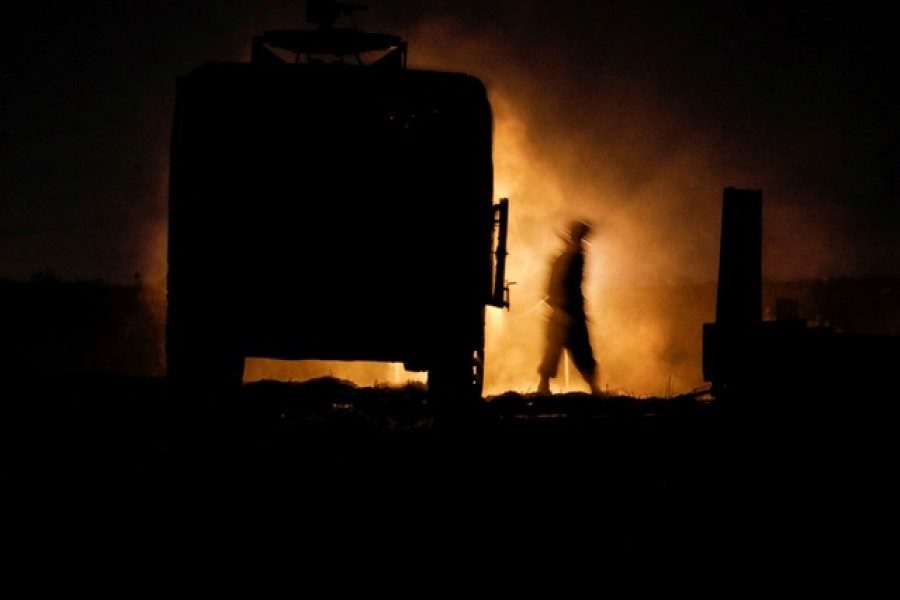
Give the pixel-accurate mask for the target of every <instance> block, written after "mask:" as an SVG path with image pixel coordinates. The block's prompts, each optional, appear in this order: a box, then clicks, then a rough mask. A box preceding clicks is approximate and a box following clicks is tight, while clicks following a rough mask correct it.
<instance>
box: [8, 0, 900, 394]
mask: <svg viewBox="0 0 900 600" xmlns="http://www.w3.org/2000/svg"><path fill="white" fill-rule="evenodd" d="M622 4H623V3H605V2H593V3H584V2H575V1H568V0H559V1H556V2H547V1H542V2H528V1H521V2H510V1H499V2H491V3H482V2H476V1H474V0H473V1H472V2H449V1H448V2H442V1H438V2H413V1H411V0H410V1H395V2H391V1H388V0H384V1H382V2H369V3H367V5H368V6H369V8H368V10H366V11H362V12H359V13H357V14H356V15H355V17H354V18H353V19H352V20H349V21H342V23H344V24H350V23H355V24H356V25H358V26H359V27H360V28H362V29H365V30H368V31H385V32H389V33H394V34H398V35H402V36H403V37H404V38H406V39H407V40H408V41H409V44H410V51H409V60H410V63H409V64H410V67H412V68H436V69H447V70H455V71H464V72H468V73H471V74H473V75H476V76H478V77H480V78H481V79H482V80H483V81H484V83H485V85H486V86H487V88H488V91H489V94H490V98H491V101H492V104H493V107H494V116H495V134H496V137H495V148H494V165H495V196H496V197H497V198H501V197H508V198H510V233H509V251H510V255H509V262H508V276H509V279H510V280H511V281H514V282H515V285H513V286H512V307H511V310H509V311H508V312H507V311H501V310H499V309H494V308H489V309H488V328H487V349H486V350H487V372H486V388H485V392H486V393H487V394H492V393H499V392H501V391H503V390H507V389H516V390H522V391H529V390H533V388H534V387H535V385H536V373H535V368H536V365H537V360H538V358H539V352H540V342H541V337H540V336H541V327H542V320H541V319H542V316H543V312H542V307H541V305H540V298H541V295H542V293H543V284H544V280H545V274H546V271H545V270H546V267H547V261H548V260H549V258H550V256H551V255H552V253H553V252H555V251H556V249H557V248H558V245H559V240H558V232H559V229H560V227H561V226H562V225H563V224H564V223H565V221H566V220H568V219H569V218H571V217H573V216H577V217H587V218H590V219H592V220H593V221H594V222H595V223H596V224H597V230H596V235H595V236H594V237H593V238H592V243H591V246H590V248H589V253H588V274H587V293H588V303H589V304H588V308H589V311H590V314H591V317H592V335H593V339H594V342H595V347H596V348H595V349H596V353H597V357H598V359H599V360H600V363H601V368H602V375H601V376H602V386H603V387H607V388H609V389H611V390H621V391H626V392H629V393H634V394H639V395H645V394H653V395H659V394H665V393H677V392H682V391H687V390H690V389H693V388H695V387H697V386H699V385H701V384H702V380H701V373H700V349H701V345H700V326H701V324H702V323H703V322H704V321H709V320H711V319H712V318H713V316H714V289H715V287H714V286H715V278H716V274H717V273H716V269H717V264H718V262H717V261H718V241H719V217H720V208H721V196H722V189H723V188H724V187H726V186H737V187H752V188H759V189H762V190H763V203H764V235H765V239H764V246H763V247H764V275H765V277H766V278H768V279H773V280H791V279H799V278H824V277H829V278H835V277H843V276H852V277H860V276H865V275H898V274H900V269H898V264H900V262H898V257H900V241H898V240H900V218H898V209H897V199H898V198H897V196H898V187H900V186H898V180H900V178H898V169H900V167H898V165H900V160H898V159H900V144H898V140H900V135H898V131H900V128H898V114H897V113H898V109H897V107H898V106H900V97H898V96H900V85H898V81H897V77H898V76H897V73H898V72H900V69H898V65H897V59H896V58H895V56H894V54H893V53H891V52H889V50H890V39H891V37H892V35H893V31H892V30H890V29H889V26H890V23H891V20H890V19H889V18H888V17H887V16H886V15H885V14H884V12H883V10H886V9H879V8H870V9H866V8H865V7H861V6H860V5H859V4H854V5H853V6H854V8H853V10H854V11H857V12H850V10H849V9H847V8H846V7H843V8H842V7H839V6H823V5H820V4H808V5H806V4H804V5H798V4H792V5H790V6H783V5H782V3H770V2H753V3H741V2H731V3H716V2H699V3H690V6H683V5H682V4H681V3H670V2H661V1H658V2H629V3H625V4H626V5H625V6H622ZM303 7H304V3H303V2H287V1H272V2H252V1H250V0H246V1H233V2H168V1H160V2H150V1H134V2H120V3H114V4H113V3H106V2H99V1H96V0H88V1H85V2H80V3H65V4H63V3H60V4H59V5H58V6H53V5H50V6H48V5H47V4H42V5H40V6H33V5H30V6H24V5H22V6H19V5H17V6H15V7H5V8H4V9H2V10H3V11H4V15H3V18H2V19H0V23H2V25H0V27H2V32H3V35H2V36H0V61H2V62H0V65H2V69H0V277H7V278H12V279H27V278H28V277H30V276H31V275H32V274H34V273H36V272H44V271H51V272H53V273H54V274H56V275H57V276H58V277H60V278H63V279H73V280H84V279H87V280H94V279H102V280H104V281H109V282H120V281H130V280H131V279H132V277H133V275H134V273H140V274H141V277H142V280H143V281H144V282H146V283H147V284H148V286H151V287H152V288H153V289H161V287H162V284H163V282H164V279H165V269H166V256H165V237H166V216H167V215H166V194H167V175H168V173H167V162H168V143H169V132H170V127H171V123H170V120H171V116H172V112H173V98H174V79H175V77H176V76H177V75H180V74H184V73H187V72H188V71H190V70H191V69H192V68H194V67H195V66H197V65H199V64H201V63H203V62H205V61H207V60H240V61H244V60H247V59H248V58H249V52H250V40H251V38H252V36H253V35H255V34H258V33H261V32H263V31H266V30H270V29H286V28H297V27H306V24H305V23H304V22H303ZM154 286H155V287H154ZM154 298H156V299H157V300H158V301H161V300H162V296H161V295H160V294H157V295H155V296H154ZM889 327H896V325H893V324H892V325H889ZM889 332H890V333H897V331H896V330H891V331H889ZM247 366H248V369H247V377H248V379H254V378H261V377H276V378H284V379H290V378H305V377H308V376H312V375H316V374H320V373H325V374H332V375H336V376H340V377H346V378H350V379H354V380H357V381H359V382H361V383H367V384H368V383H372V382H387V383H397V382H402V381H405V380H406V378H407V377H408V375H407V374H405V373H402V372H401V371H400V370H398V369H397V367H396V366H394V365H340V364H337V365H335V364H320V363H314V364H302V365H297V364H289V363H288V364H285V363H277V362H274V361H249V362H248V365H247ZM563 375H564V371H563ZM572 375H573V376H572V377H571V379H570V381H569V386H568V388H565V389H584V388H583V387H582V386H581V385H580V382H579V381H578V380H577V378H576V377H574V373H573V374H572ZM561 380H562V381H560V382H558V384H557V387H556V389H563V386H564V376H563V377H561Z"/></svg>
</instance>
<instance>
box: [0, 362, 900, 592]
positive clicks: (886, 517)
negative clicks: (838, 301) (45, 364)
mask: <svg viewBox="0 0 900 600" xmlns="http://www.w3.org/2000/svg"><path fill="white" fill-rule="evenodd" d="M5 406H6V410H7V418H6V419H4V421H5V423H6V426H7V428H8V430H9V431H8V436H7V439H9V440H13V441H14V442H15V443H13V444H12V446H11V448H10V450H9V452H8V454H7V456H8V458H11V459H12V460H11V463H10V464H11V469H10V470H9V471H8V476H9V477H8V478H7V481H8V483H9V484H10V485H8V486H7V488H6V495H7V497H8V498H12V500H13V502H11V503H9V505H8V506H10V508H9V509H8V514H9V515H10V516H11V517H12V519H11V523H12V525H13V529H14V530H18V533H21V534H22V535H21V537H18V536H17V537H14V538H11V539H16V540H19V539H20V540H21V542H20V544H21V545H18V544H17V546H16V547H18V548H19V552H20V555H21V556H41V557H44V556H45V554H46V553H48V552H49V554H50V555H52V556H55V557H57V558H59V557H66V560H65V561H64V562H65V563H68V562H69V559H72V560H74V559H76V558H83V557H85V556H88V557H94V556H96V557H97V558H96V560H99V561H101V562H103V563H104V564H115V565H116V568H117V569H124V570H125V571H127V572H130V571H131V570H132V569H135V572H136V573H138V575H135V576H146V573H144V569H145V568H146V567H147V565H148V564H153V565H157V562H156V561H158V560H160V559H164V560H163V563H164V564H165V565H169V566H170V567H172V568H174V565H183V564H185V563H187V564H188V565H190V564H191V563H192V562H193V561H200V560H202V561H212V562H213V564H218V565H226V564H228V565H230V564H232V563H234V562H236V563H238V564H244V562H245V561H246V562H247V563H248V564H249V563H251V562H254V561H256V560H262V558H261V557H266V558H265V562H267V564H274V563H271V561H276V563H277V562H278V561H281V560H287V557H292V558H291V559H290V560H291V561H292V564H293V565H295V566H296V565H297V564H298V563H297V561H301V562H302V564H311V563H309V562H308V561H311V560H312V561H314V562H315V563H316V564H318V561H322V560H325V562H327V563H329V564H330V566H331V567H334V566H335V563H334V561H337V562H338V563H339V564H345V562H344V561H350V562H353V563H355V564H356V563H358V561H362V564H363V565H369V566H371V565H374V564H380V563H381V561H387V563H388V564H389V565H390V568H391V569H395V570H400V571H403V572H408V571H409V570H412V571H415V572H418V573H425V572H432V570H439V571H442V572H443V573H444V576H446V575H447V572H448V570H449V572H451V573H456V574H457V575H459V576H460V577H463V576H465V577H468V576H469V575H472V574H474V573H480V572H483V573H485V574H491V575H492V576H494V577H497V576H498V575H502V574H503V573H504V572H505V571H504V570H509V572H510V573H512V572H516V573H519V575H517V579H516V581H517V582H520V583H521V581H522V580H521V579H520V578H519V577H520V575H521V573H522V572H523V570H524V571H525V572H528V571H530V570H531V569H535V570H536V571H535V572H534V573H532V575H535V576H537V575H539V573H540V574H543V576H549V574H550V573H560V572H569V571H574V572H577V573H579V574H580V575H581V576H584V575H586V574H592V575H593V576H596V577H605V576H607V575H611V574H613V573H621V572H620V571H619V568H620V567H613V566H612V565H614V564H615V565H624V566H625V567H626V568H629V569H636V572H638V573H641V572H643V576H644V577H647V576H650V575H652V574H654V573H661V572H662V571H660V569H667V568H668V567H673V566H675V565H678V567H679V568H678V572H679V573H681V574H682V575H688V576H693V575H696V576H697V577H698V578H699V579H701V580H703V581H706V582H707V584H709V583H710V581H709V580H708V573H709V572H710V571H713V570H714V571H715V572H717V573H724V572H725V570H727V571H729V572H731V571H732V570H733V569H736V570H737V572H743V573H744V576H746V575H747V573H748V572H749V573H755V575H754V579H758V578H759V577H765V576H768V575H773V576H774V575H775V574H776V573H781V572H789V573H794V574H796V573H797V572H798V569H801V567H802V569H812V571H810V572H809V573H818V572H820V571H821V569H823V568H824V565H825V564H826V563H828V564H831V563H832V562H834V561H836V562H837V563H839V564H841V565H843V566H842V569H846V568H847V566H848V565H849V564H850V562H851V561H855V560H856V559H860V557H866V564H867V565H868V567H867V568H869V569H876V570H878V569H880V567H879V566H878V565H879V564H880V563H879V562H878V561H879V560H884V559H887V558H888V556H889V555H887V554H883V553H882V551H881V550H880V549H879V548H880V546H879V545H878V544H879V540H885V538H886V536H888V535H889V534H890V532H893V531H894V530H895V525H896V522H895V520H894V513H895V505H894V503H893V502H894V500H895V498H896V494H895V493H894V492H893V488H894V479H895V478H896V469H895V463H894V462H893V459H892V458H889V457H891V456H892V454H890V453H889V449H891V448H892V447H893V445H894V443H893V441H892V440H893V438H892V437H891V436H888V435H886V431H888V430H889V429H890V428H889V427H885V426H884V423H883V422H882V419H880V418H877V416H876V415H870V416H869V417H866V418H859V416H858V415H857V416H856V417H853V416H852V415H850V414H849V413H848V414H846V415H843V416H841V417H838V418H827V419H826V418H818V417H815V416H811V415H806V416H800V415H797V414H794V413H792V411H788V410H783V409H782V410H780V411H774V410H771V408H772V407H769V408H766V409H765V410H747V409H746V408H745V407H744V408H742V407H740V406H737V405H735V404H729V403H725V402H723V401H722V400H720V399H713V398H710V397H708V396H702V395H700V396H682V397H676V398H669V399H635V398H627V397H613V398H603V399H597V398H592V397H589V396H587V395H584V394H561V395H557V396H552V397H540V396H527V395H521V394H516V393H507V394H504V395H501V396H496V397H489V398H485V401H484V403H483V404H482V406H481V407H480V411H479V412H478V414H477V415H473V419H472V420H471V421H468V422H467V423H466V424H465V425H460V426H454V427H443V426H441V424H440V422H438V423H436V422H435V421H434V419H433V418H432V417H433V415H432V414H431V411H430V409H429V405H428V402H427V390H426V389H424V388H423V387H416V386H408V387H404V388H360V387H356V386H354V385H352V384H349V383H346V382H342V381H339V380H334V379H328V378H326V379H318V380H312V381H309V382H304V383H285V382H271V381H269V382H266V381H263V382H256V383H252V384H244V386H243V388H242V390H241V392H240V393H239V394H238V395H236V396H234V397H232V398H230V399H228V400H225V399H222V398H191V399H181V398H173V397H170V396H169V394H168V392H167V387H166V382H165V380H164V379H161V378H140V377H110V376H89V375H82V376H68V377H66V378H65V379H64V380H54V379H53V378H50V379H45V380H42V381H37V380H36V381H29V384H28V385H27V386H24V387H21V388H20V389H19V390H18V391H17V392H16V394H14V395H13V396H11V397H7V400H6V402H5ZM88 541H89V542H90V544H89V546H90V548H91V549H92V550H88V549H87V548H88V547H87V546H86V545H85V542H88ZM885 541H886V540H885ZM98 548H99V550H98ZM94 552H99V554H96V555H95V554H93V553H94ZM328 557H330V558H328ZM801 559H802V561H801ZM148 560H149V561H150V562H148ZM610 561H612V562H610ZM798 561H800V562H798ZM48 564H51V563H48ZM245 566H246V565H245ZM154 568H161V569H162V572H167V571H168V567H166V566H162V567H160V566H155V567H154ZM354 568H355V567H354ZM804 572H806V571H804ZM841 572H845V571H844V570H842V571H841ZM604 573H605V574H606V575H604ZM651 578H652V577H651ZM454 580H455V578H454V577H451V578H450V579H449V580H448V581H447V582H446V583H447V585H451V584H452V583H453V581H454ZM641 581H643V579H642V580H641ZM448 589H449V588H448Z"/></svg>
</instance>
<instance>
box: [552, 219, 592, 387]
mask: <svg viewBox="0 0 900 600" xmlns="http://www.w3.org/2000/svg"><path fill="white" fill-rule="evenodd" d="M591 231H592V226H591V224H590V223H589V222H587V221H584V220H578V221H574V222H572V223H570V224H569V227H568V229H567V231H566V238H565V239H566V245H565V247H564V248H563V250H562V252H560V253H559V254H558V255H557V256H556V258H555V259H554V260H553V263H552V265H551V269H550V277H549V281H548V285H547V296H546V298H545V301H546V302H547V304H548V305H549V306H550V308H552V309H553V312H552V314H551V315H550V318H549V320H548V322H547V329H546V339H545V341H544V354H543V358H542V360H541V363H540V365H539V366H538V374H539V375H540V381H539V383H538V389H537V391H538V393H539V394H550V380H551V379H553V378H555V377H556V375H557V370H558V368H559V361H560V359H561V358H562V353H563V351H568V352H569V355H570V356H571V358H572V362H573V363H574V364H575V367H576V368H577V369H578V372H579V373H580V374H581V376H582V377H583V378H584V380H585V382H587V384H588V385H589V386H590V388H591V393H592V394H594V395H597V396H599V395H600V394H601V392H600V384H599V379H600V377H599V371H600V369H599V364H598V362H597V360H596V358H595V357H594V351H593V347H592V346H591V340H590V335H589V332H588V323H587V313H586V311H585V301H584V290H583V288H582V284H583V282H584V266H585V258H584V240H585V239H586V238H587V237H588V236H589V235H590V234H591Z"/></svg>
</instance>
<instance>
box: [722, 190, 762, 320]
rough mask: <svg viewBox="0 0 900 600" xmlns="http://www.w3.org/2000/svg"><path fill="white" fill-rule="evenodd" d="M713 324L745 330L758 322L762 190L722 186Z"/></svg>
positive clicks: (760, 302) (760, 285)
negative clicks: (714, 319) (717, 277)
mask: <svg viewBox="0 0 900 600" xmlns="http://www.w3.org/2000/svg"><path fill="white" fill-rule="evenodd" d="M721 236H722V237H721V241H720V247H719V282H718V289H717V296H716V324H717V325H718V326H719V327H721V328H723V329H726V330H729V331H748V330H750V329H753V328H754V327H756V326H757V325H758V324H759V323H760V322H761V321H762V190H749V189H738V188H734V187H727V188H725V192H724V196H723V199H722V233H721Z"/></svg>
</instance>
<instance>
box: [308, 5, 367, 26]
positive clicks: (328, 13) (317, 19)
mask: <svg viewBox="0 0 900 600" xmlns="http://www.w3.org/2000/svg"><path fill="white" fill-rule="evenodd" d="M366 8H368V7H366V6H361V5H359V4H347V3H345V2H335V1H334V0H306V21H307V22H308V23H315V24H317V25H318V26H319V29H331V28H332V27H333V26H334V22H335V21H336V20H337V18H338V17H339V16H341V15H342V14H343V15H348V16H349V15H352V14H353V12H354V11H357V10H366Z"/></svg>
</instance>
